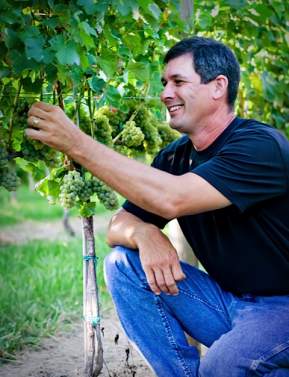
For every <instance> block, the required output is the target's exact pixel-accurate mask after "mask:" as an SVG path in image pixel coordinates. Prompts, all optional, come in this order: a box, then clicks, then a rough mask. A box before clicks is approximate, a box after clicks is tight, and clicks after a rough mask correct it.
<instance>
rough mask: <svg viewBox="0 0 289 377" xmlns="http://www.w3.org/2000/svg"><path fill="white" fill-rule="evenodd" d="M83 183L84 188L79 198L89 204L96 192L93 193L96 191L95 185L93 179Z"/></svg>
mask: <svg viewBox="0 0 289 377" xmlns="http://www.w3.org/2000/svg"><path fill="white" fill-rule="evenodd" d="M83 182H84V186H83V188H82V190H81V191H80V192H79V194H78V197H79V200H80V202H87V201H89V199H90V197H91V196H92V195H93V193H94V191H93V190H94V184H93V181H92V180H91V179H90V180H85V181H83Z"/></svg>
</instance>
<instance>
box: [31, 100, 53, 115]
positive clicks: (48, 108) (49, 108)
mask: <svg viewBox="0 0 289 377" xmlns="http://www.w3.org/2000/svg"><path fill="white" fill-rule="evenodd" d="M57 108H58V107H57V106H55V105H50V104H49V103H46V102H41V101H40V102H35V103H34V104H33V105H32V106H31V109H40V110H42V111H46V112H50V111H54V110H56V109H57ZM31 109H30V110H31ZM30 110H29V111H30Z"/></svg>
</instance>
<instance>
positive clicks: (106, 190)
mask: <svg viewBox="0 0 289 377" xmlns="http://www.w3.org/2000/svg"><path fill="white" fill-rule="evenodd" d="M93 183H94V191H95V193H96V195H97V197H98V199H99V201H100V202H101V203H102V204H103V205H104V206H105V208H106V209H110V210H112V209H116V208H118V199H117V196H116V194H115V192H114V191H113V190H112V189H111V188H110V187H108V186H107V185H106V184H105V183H103V182H102V181H100V180H99V179H97V178H93Z"/></svg>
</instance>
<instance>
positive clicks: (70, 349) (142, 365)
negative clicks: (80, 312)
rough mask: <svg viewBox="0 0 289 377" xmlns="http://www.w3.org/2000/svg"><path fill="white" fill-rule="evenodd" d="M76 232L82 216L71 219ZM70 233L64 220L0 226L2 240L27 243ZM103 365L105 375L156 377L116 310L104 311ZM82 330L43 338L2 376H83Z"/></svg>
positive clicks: (99, 226) (102, 222)
mask: <svg viewBox="0 0 289 377" xmlns="http://www.w3.org/2000/svg"><path fill="white" fill-rule="evenodd" d="M107 224H108V218H107V217H95V221H94V227H95V232H96V233H97V232H98V231H104V230H105V228H106V227H107ZM71 225H72V227H73V229H74V230H75V231H76V233H78V232H79V230H80V229H81V226H80V219H71ZM36 236H37V239H50V240H52V239H59V238H65V237H68V236H67V235H66V234H65V233H64V231H63V224H62V223H61V222H53V223H40V222H32V221H29V222H25V223H22V224H18V225H15V226H13V227H12V226H11V227H9V228H6V229H4V230H3V229H2V230H0V244H11V243H24V242H27V241H31V240H33V239H36ZM101 328H103V336H102V341H103V348H104V367H103V370H102V372H101V374H100V376H102V377H129V376H131V377H153V376H154V374H153V373H152V371H151V370H150V368H149V367H148V366H147V364H146V362H145V361H144V360H143V359H142V358H141V357H140V356H139V355H138V353H137V352H136V351H135V350H134V349H133V347H132V345H131V344H129V342H128V340H127V338H126V336H125V335H124V333H123V331H122V330H121V327H120V324H119V321H118V319H117V317H116V314H115V312H114V311H113V310H110V311H107V312H105V313H103V314H102V321H101ZM83 360H84V356H83V330H82V324H81V323H76V324H75V326H73V327H72V328H71V330H69V331H68V332H61V333H58V334H56V335H54V336H51V337H49V338H47V339H44V340H43V341H42V343H41V344H40V346H39V347H38V348H37V349H26V350H24V351H23V352H21V353H19V354H17V355H16V361H13V362H10V363H8V364H4V365H2V366H1V367H0V377H82V376H83V373H82V371H83Z"/></svg>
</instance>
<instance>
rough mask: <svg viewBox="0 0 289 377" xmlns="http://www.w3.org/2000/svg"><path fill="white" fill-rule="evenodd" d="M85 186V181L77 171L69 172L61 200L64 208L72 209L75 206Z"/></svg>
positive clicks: (63, 183) (61, 192) (65, 178)
mask: <svg viewBox="0 0 289 377" xmlns="http://www.w3.org/2000/svg"><path fill="white" fill-rule="evenodd" d="M83 186H84V182H83V179H82V177H81V175H80V173H79V172H78V171H76V170H72V171H69V172H68V173H67V174H66V175H65V176H64V177H63V180H62V185H61V189H60V195H59V199H60V203H61V204H62V206H63V207H64V208H71V207H73V206H74V205H75V203H76V201H77V199H78V194H79V192H81V191H82V189H83Z"/></svg>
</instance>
